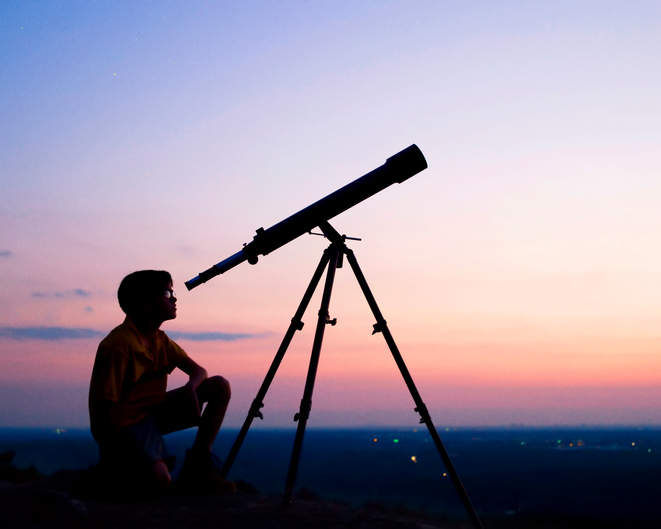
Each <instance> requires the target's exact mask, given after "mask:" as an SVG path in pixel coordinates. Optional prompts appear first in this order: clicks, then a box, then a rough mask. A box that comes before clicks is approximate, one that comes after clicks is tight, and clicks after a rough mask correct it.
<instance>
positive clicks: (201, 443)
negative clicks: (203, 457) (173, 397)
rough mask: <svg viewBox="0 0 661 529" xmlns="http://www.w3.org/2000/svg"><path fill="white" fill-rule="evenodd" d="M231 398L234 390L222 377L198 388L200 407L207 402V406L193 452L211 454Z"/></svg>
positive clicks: (204, 383) (207, 381)
mask: <svg viewBox="0 0 661 529" xmlns="http://www.w3.org/2000/svg"><path fill="white" fill-rule="evenodd" d="M231 396H232V389H231V387H230V384H229V382H228V381H227V380H226V379H224V378H223V377H220V376H214V377H209V378H207V379H206V380H205V381H204V382H202V384H201V385H200V387H199V388H197V397H198V401H199V403H200V407H202V404H203V403H205V402H206V403H207V406H206V408H205V409H204V412H202V417H201V419H200V423H199V427H198V430H197V436H196V437H195V443H193V450H196V451H201V452H205V453H209V454H210V453H211V446H212V445H213V442H214V441H215V439H216V435H218V430H220V426H221V425H222V424H223V419H224V418H225V412H226V411H227V405H228V404H229V401H230V398H231Z"/></svg>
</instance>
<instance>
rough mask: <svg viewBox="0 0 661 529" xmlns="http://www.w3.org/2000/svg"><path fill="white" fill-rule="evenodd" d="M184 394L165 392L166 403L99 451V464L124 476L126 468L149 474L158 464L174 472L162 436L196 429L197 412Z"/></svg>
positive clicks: (181, 391)
mask: <svg viewBox="0 0 661 529" xmlns="http://www.w3.org/2000/svg"><path fill="white" fill-rule="evenodd" d="M186 391H187V390H184V389H183V388H179V389H176V390H173V391H168V392H167V394H166V396H165V400H164V401H163V402H162V403H161V404H158V405H157V406H154V408H152V409H151V410H150V412H149V415H148V416H147V417H145V418H144V419H143V420H141V421H140V422H138V423H135V424H132V425H130V426H127V427H126V428H124V429H123V430H122V431H120V432H119V433H118V434H117V435H116V436H115V437H114V438H113V439H112V440H111V441H110V442H108V443H104V446H101V447H100V452H101V461H102V463H106V464H107V465H108V466H110V467H111V468H115V469H117V470H120V469H121V471H122V472H123V471H124V470H125V469H127V468H132V469H135V470H139V469H143V470H148V469H151V468H152V467H153V466H154V463H156V462H157V461H160V460H162V461H164V462H165V464H166V465H167V466H168V468H169V469H170V470H172V469H173V468H174V459H175V458H174V456H173V455H172V454H170V452H168V449H167V447H166V445H165V441H164V440H163V435H165V434H168V433H170V432H175V431H179V430H185V429H187V428H191V427H193V426H197V425H198V424H199V422H200V418H199V415H198V409H197V406H196V405H195V403H193V402H192V400H191V399H190V398H189V397H188V398H187V395H188V396H189V395H190V394H187V393H186Z"/></svg>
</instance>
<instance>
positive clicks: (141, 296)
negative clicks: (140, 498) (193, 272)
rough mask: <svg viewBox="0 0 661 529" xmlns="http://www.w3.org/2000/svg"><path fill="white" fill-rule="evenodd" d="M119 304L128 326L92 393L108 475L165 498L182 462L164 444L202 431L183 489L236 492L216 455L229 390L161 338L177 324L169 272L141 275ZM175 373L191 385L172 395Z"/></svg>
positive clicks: (96, 373)
mask: <svg viewBox="0 0 661 529" xmlns="http://www.w3.org/2000/svg"><path fill="white" fill-rule="evenodd" d="M117 298H118V300H119V305H120V307H121V308H122V310H123V311H124V313H125V314H126V318H125V319H124V322H123V323H122V324H121V325H119V326H118V327H116V328H115V329H113V330H112V331H111V332H110V334H109V335H108V336H107V337H106V338H104V339H103V340H102V341H101V343H100V344H99V348H98V350H97V353H96V358H95V360H94V369H93V370H92V379H91V382H90V391H89V412H90V424H91V430H92V435H93V436H94V439H95V440H96V441H97V443H98V444H99V453H100V459H101V462H100V467H101V468H102V469H105V470H107V471H108V473H109V474H110V475H111V476H112V477H113V478H114V479H116V480H119V481H120V482H122V483H123V484H125V485H126V486H127V487H131V486H136V484H137V483H140V484H141V485H139V486H140V487H142V485H146V486H147V487H153V489H154V490H165V489H167V488H168V487H170V485H171V483H172V478H171V476H170V472H171V471H172V469H173V468H174V457H172V456H171V455H170V454H169V452H168V451H167V448H166V446H165V443H164V441H163V437H162V436H163V435H165V434H167V433H170V432H174V431H178V430H184V429H186V428H190V427H193V426H197V427H198V431H197V436H196V437H195V442H194V444H193V446H192V448H191V449H190V450H188V451H187V452H186V459H185V461H184V465H183V467H182V469H181V471H180V474H179V479H178V485H180V486H181V488H182V489H186V490H195V491H214V492H235V491H236V487H235V485H234V483H232V482H230V481H225V480H223V479H221V478H220V475H219V474H220V469H219V460H218V458H217V457H216V456H214V455H213V454H212V453H211V447H212V444H213V442H214V440H215V438H216V435H217V433H218V430H219V429H220V426H221V424H222V422H223V418H224V417H225V411H226V410H227V405H228V404H229V400H230V397H231V389H230V385H229V382H228V381H227V380H225V379H224V378H223V377H220V376H213V377H209V376H208V375H207V372H206V370H205V369H204V368H203V367H202V366H200V365H198V364H197V363H196V362H195V361H194V360H193V359H191V358H190V357H189V356H188V355H187V354H186V352H185V351H184V350H183V349H182V348H181V347H179V346H178V345H177V344H176V343H175V342H173V341H172V340H171V339H170V338H168V336H167V335H166V334H165V333H164V332H163V331H162V330H160V326H161V324H162V323H163V322H165V321H167V320H172V319H174V318H176V317H177V306H176V302H177V298H176V295H175V293H174V291H173V290H172V277H171V276H170V274H169V273H168V272H165V271H162V270H142V271H138V272H133V273H132V274H129V275H128V276H126V277H125V278H124V279H123V280H122V282H121V284H120V286H119V290H118V292H117ZM174 369H181V370H182V371H183V372H184V373H186V374H187V375H188V377H189V379H188V382H187V383H186V384H185V385H184V386H182V387H181V388H178V389H176V390H174V391H166V389H167V377H168V374H170V373H172V371H173V370H174ZM204 403H206V404H207V405H206V408H204V412H201V410H202V407H203V404H204Z"/></svg>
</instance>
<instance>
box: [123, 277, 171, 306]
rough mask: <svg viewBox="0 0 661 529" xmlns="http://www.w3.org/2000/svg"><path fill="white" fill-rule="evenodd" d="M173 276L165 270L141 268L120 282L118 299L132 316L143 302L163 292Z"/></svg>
mask: <svg viewBox="0 0 661 529" xmlns="http://www.w3.org/2000/svg"><path fill="white" fill-rule="evenodd" d="M171 282H172V276H171V275H170V273H169V272H166V271H165V270H139V271H137V272H133V273H132V274H129V275H127V276H126V277H125V278H124V279H122V282H121V283H120V284H119V290H118V291H117V299H118V300H119V306H120V307H121V308H122V310H123V311H124V313H125V314H126V315H127V316H131V315H132V314H134V313H135V312H136V310H137V309H139V308H140V306H141V305H142V304H143V303H148V302H149V301H151V300H152V299H154V297H155V296H157V295H159V294H162V293H163V291H164V290H165V289H166V288H167V286H168V284H170V283H171Z"/></svg>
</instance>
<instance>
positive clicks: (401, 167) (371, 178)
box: [185, 144, 427, 290]
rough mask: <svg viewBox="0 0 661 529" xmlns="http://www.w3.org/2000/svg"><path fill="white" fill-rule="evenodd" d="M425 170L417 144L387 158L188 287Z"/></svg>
mask: <svg viewBox="0 0 661 529" xmlns="http://www.w3.org/2000/svg"><path fill="white" fill-rule="evenodd" d="M424 169H427V161H426V160H425V157H424V156H423V154H422V151H420V149H419V148H418V146H417V145H415V144H414V145H411V146H410V147H407V148H406V149H404V150H403V151H400V152H398V153H397V154H395V155H394V156H391V157H390V158H388V159H387V160H386V163H384V164H383V165H382V166H381V167H377V168H376V169H374V170H373V171H371V172H369V173H367V174H366V175H364V176H361V177H360V178H358V179H357V180H354V181H353V182H351V183H350V184H347V185H345V186H344V187H342V188H340V189H338V190H337V191H335V192H334V193H331V194H330V195H328V196H326V197H324V198H322V199H321V200H319V201H317V202H315V203H314V204H311V205H309V206H308V207H307V208H305V209H302V210H301V211H299V212H298V213H294V214H293V215H292V216H291V217H288V218H286V219H285V220H283V221H281V222H278V223H277V224H274V225H273V226H271V227H270V228H269V229H267V230H265V229H264V228H259V229H258V230H257V235H255V236H254V237H253V240H252V242H250V243H249V244H246V245H245V246H244V247H243V249H242V250H240V251H239V252H237V253H235V254H234V255H231V256H230V257H228V258H227V259H225V260H224V261H221V262H220V263H218V264H215V265H214V266H212V267H211V268H209V269H208V270H205V271H204V272H200V274H199V275H198V276H197V277H194V278H193V279H191V280H190V281H186V283H185V285H186V288H188V290H192V289H194V288H195V287H196V286H198V285H201V284H202V283H206V282H207V281H209V279H211V278H213V277H216V276H217V275H219V274H223V273H225V272H227V271H228V270H230V269H231V268H234V267H235V266H237V265H239V264H241V263H242V262H243V261H248V262H249V263H250V264H256V263H257V258H258V256H259V255H267V254H269V253H271V252H272V251H273V250H277V249H278V248H280V247H281V246H284V245H285V244H287V243H288V242H291V241H293V240H294V239H296V238H297V237H300V236H301V235H303V234H304V233H308V232H309V231H311V230H312V229H314V228H316V227H317V226H319V225H320V224H321V223H323V222H325V221H328V220H330V219H332V218H333V217H335V216H337V215H339V214H340V213H342V212H344V211H346V210H347V209H349V208H352V207H353V206H355V205H356V204H358V203H359V202H362V201H363V200H365V199H366V198H369V197H371V196H372V195H376V194H377V193H378V192H379V191H383V190H384V189H385V188H386V187H388V186H390V185H392V184H394V183H395V182H397V183H398V184H401V183H402V182H404V180H408V179H409V178H411V177H412V176H413V175H415V174H418V173H419V172H420V171H423V170H424Z"/></svg>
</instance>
